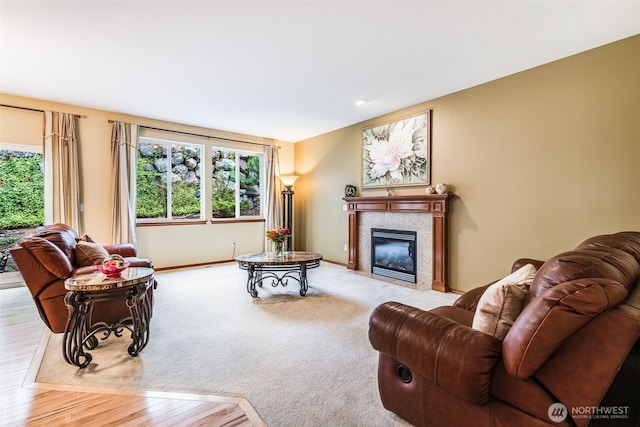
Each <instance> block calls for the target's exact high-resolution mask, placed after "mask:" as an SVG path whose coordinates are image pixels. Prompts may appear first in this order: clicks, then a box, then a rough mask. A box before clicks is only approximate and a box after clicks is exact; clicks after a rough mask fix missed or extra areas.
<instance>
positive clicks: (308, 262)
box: [236, 251, 322, 298]
mask: <svg viewBox="0 0 640 427" xmlns="http://www.w3.org/2000/svg"><path fill="white" fill-rule="evenodd" d="M320 260H322V255H321V254H318V253H313V252H300V251H290V252H284V254H283V255H282V256H276V254H275V253H270V252H261V253H257V254H248V255H240V256H238V257H236V262H237V263H238V266H240V268H242V269H245V270H247V274H248V277H247V292H249V294H250V295H251V296H252V297H253V298H257V297H258V291H257V290H256V286H258V287H262V283H263V281H264V280H265V279H271V286H273V287H274V288H275V287H276V286H278V285H280V286H283V287H286V286H287V285H288V284H289V279H293V280H295V281H296V282H298V283H299V284H300V296H305V295H306V294H307V290H308V289H309V282H308V281H307V270H308V269H310V268H315V267H318V266H319V265H320ZM282 272H284V274H278V273H282Z"/></svg>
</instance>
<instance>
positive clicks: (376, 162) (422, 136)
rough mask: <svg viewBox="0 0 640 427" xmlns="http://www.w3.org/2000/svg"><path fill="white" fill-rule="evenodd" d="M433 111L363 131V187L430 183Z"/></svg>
mask: <svg viewBox="0 0 640 427" xmlns="http://www.w3.org/2000/svg"><path fill="white" fill-rule="evenodd" d="M430 124H431V123H430V112H427V113H422V114H419V115H416V116H412V117H409V118H406V119H404V120H399V121H397V122H392V123H387V124H384V125H379V126H373V127H369V128H365V129H364V130H363V131H362V186H363V188H372V187H397V186H403V185H426V184H429V175H430V158H429V157H430V151H431V150H430V140H429V135H430V129H429V127H430Z"/></svg>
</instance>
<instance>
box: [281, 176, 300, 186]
mask: <svg viewBox="0 0 640 427" xmlns="http://www.w3.org/2000/svg"><path fill="white" fill-rule="evenodd" d="M298 178H299V176H297V175H280V181H282V185H284V186H285V187H287V188H291V187H293V183H294V182H296V179H298Z"/></svg>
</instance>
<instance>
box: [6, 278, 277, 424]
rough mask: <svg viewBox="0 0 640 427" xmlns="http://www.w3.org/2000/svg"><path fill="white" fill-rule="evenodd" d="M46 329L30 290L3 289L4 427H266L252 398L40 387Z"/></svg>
mask: <svg viewBox="0 0 640 427" xmlns="http://www.w3.org/2000/svg"><path fill="white" fill-rule="evenodd" d="M43 331H44V325H43V323H42V321H41V320H40V317H39V316H38V313H37V310H36V308H35V306H34V304H33V301H32V300H31V296H30V295H29V293H28V291H27V289H26V288H24V287H20V288H11V289H2V290H0V355H1V356H0V425H1V426H49V427H51V426H61V425H64V426H154V427H156V426H229V427H231V426H243V427H244V426H266V424H265V423H264V422H263V420H262V419H261V418H260V416H259V415H258V414H257V413H256V412H255V411H254V409H253V408H252V407H251V405H250V404H249V403H248V401H247V400H246V399H237V398H226V397H217V396H202V395H193V394H183V393H165V392H148V391H136V390H120V389H99V388H87V387H75V386H63V385H53V384H36V383H34V378H35V374H36V372H37V366H31V365H32V360H35V361H36V363H33V365H39V357H41V355H36V354H35V353H36V351H37V350H38V348H39V346H38V344H39V342H40V340H41V339H42V336H43ZM34 355H35V356H36V357H34ZM140 357H144V353H142V354H141V355H140Z"/></svg>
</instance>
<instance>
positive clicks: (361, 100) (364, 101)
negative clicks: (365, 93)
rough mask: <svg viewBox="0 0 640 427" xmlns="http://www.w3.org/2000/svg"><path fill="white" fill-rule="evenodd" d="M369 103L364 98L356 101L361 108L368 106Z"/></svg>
mask: <svg viewBox="0 0 640 427" xmlns="http://www.w3.org/2000/svg"><path fill="white" fill-rule="evenodd" d="M367 102H368V101H367V100H366V99H364V98H359V99H356V105H357V106H358V107H360V106H362V105H364V104H366V103H367Z"/></svg>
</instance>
